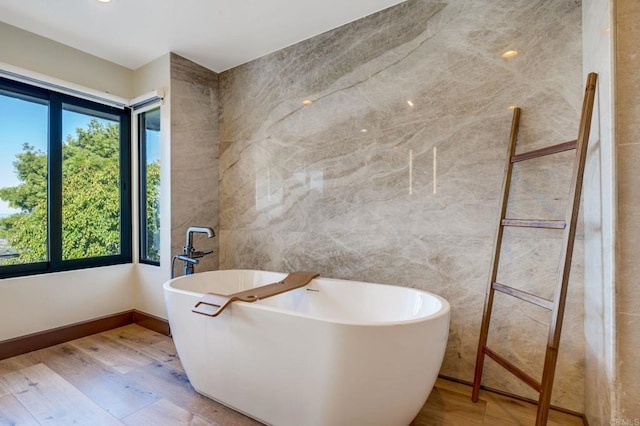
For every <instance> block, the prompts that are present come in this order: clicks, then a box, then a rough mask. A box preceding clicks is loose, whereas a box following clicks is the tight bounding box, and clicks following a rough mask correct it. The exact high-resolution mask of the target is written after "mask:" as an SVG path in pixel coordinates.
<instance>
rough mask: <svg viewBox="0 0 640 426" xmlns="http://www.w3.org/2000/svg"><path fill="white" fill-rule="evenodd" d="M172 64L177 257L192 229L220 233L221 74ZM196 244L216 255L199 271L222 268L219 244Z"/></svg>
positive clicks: (178, 60)
mask: <svg viewBox="0 0 640 426" xmlns="http://www.w3.org/2000/svg"><path fill="white" fill-rule="evenodd" d="M170 62H171V65H170V67H171V252H172V256H173V255H175V254H180V253H181V252H182V247H183V246H184V244H185V239H186V238H185V237H186V231H187V228H188V227H189V226H208V227H211V228H214V229H215V231H217V226H218V179H217V170H218V120H216V119H215V117H217V116H218V74H216V73H215V72H213V71H211V70H208V69H207V68H204V67H202V66H200V65H198V64H195V63H193V62H191V61H189V60H187V59H185V58H183V57H181V56H179V55H176V54H175V53H171V56H170ZM193 242H194V247H195V248H196V249H198V250H202V251H210V250H213V251H214V253H213V254H212V255H209V256H206V257H204V258H202V259H200V264H199V265H197V266H196V270H197V271H208V270H215V269H218V257H217V256H216V255H215V253H217V250H218V239H217V238H211V239H208V238H207V237H206V236H204V235H202V234H197V235H195V236H194V241H193ZM178 263H181V262H178ZM177 268H178V266H176V274H177V275H180V271H178V270H177Z"/></svg>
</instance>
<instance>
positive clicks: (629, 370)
mask: <svg viewBox="0 0 640 426" xmlns="http://www.w3.org/2000/svg"><path fill="white" fill-rule="evenodd" d="M616 14H617V24H618V27H617V37H616V41H617V44H616V60H617V62H616V87H617V89H616V126H617V128H616V138H617V140H616V143H617V150H618V159H617V166H618V171H617V178H618V194H617V195H618V209H619V210H618V229H617V230H618V234H617V248H616V251H617V254H616V261H617V262H616V281H617V282H616V309H617V318H616V321H617V328H616V340H617V359H616V361H617V365H616V368H617V375H618V378H619V379H618V383H617V385H618V407H617V412H616V415H617V417H618V418H621V419H634V421H635V422H638V421H640V420H639V419H640V400H639V398H638V396H639V395H640V371H639V370H638V365H639V361H640V355H639V351H638V348H640V287H638V276H639V275H640V265H639V264H638V253H639V252H640V241H639V239H638V234H639V233H640V195H639V194H640V192H639V191H638V184H639V183H640V171H639V170H638V161H639V160H640V103H639V102H638V99H639V97H640V75H639V74H638V59H639V58H640V47H639V46H638V38H639V37H640V25H639V24H638V22H639V18H640V2H638V1H619V2H617V13H616Z"/></svg>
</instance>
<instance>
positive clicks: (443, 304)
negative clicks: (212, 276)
mask: <svg viewBox="0 0 640 426" xmlns="http://www.w3.org/2000/svg"><path fill="white" fill-rule="evenodd" d="M222 271H239V272H267V273H275V274H285V275H286V272H274V271H265V270H261V269H221V270H216V271H204V272H199V273H198V274H206V273H215V272H222ZM188 278H190V276H189V275H183V276H180V277H176V278H172V279H170V280H168V281H166V282H165V283H164V284H163V285H162V288H163V290H164V291H166V292H173V293H181V294H185V295H189V296H193V297H195V298H196V299H200V298H201V297H202V296H203V295H204V294H205V293H198V292H195V291H190V290H183V289H179V288H175V287H172V283H173V282H175V281H178V280H181V279H188ZM316 279H321V280H327V281H336V282H337V281H348V282H352V283H357V284H368V285H376V286H383V287H387V288H394V289H400V290H412V291H416V292H419V293H424V294H427V295H428V296H430V297H433V298H435V299H436V300H438V301H439V302H440V309H438V310H437V311H435V312H433V313H431V314H429V315H425V316H422V317H419V318H414V319H408V320H401V321H384V322H382V321H355V320H353V321H352V320H344V319H336V318H332V317H318V316H315V315H310V314H305V313H302V312H299V311H294V310H285V309H282V308H276V307H273V306H269V305H263V304H260V301H259V300H258V301H256V302H243V301H235V302H233V303H232V305H231V306H230V307H229V308H230V309H233V305H237V306H242V307H247V308H249V309H260V310H264V311H270V312H277V313H283V314H287V315H292V316H296V317H300V318H305V319H308V320H314V321H322V322H327V323H331V324H338V325H352V326H366V327H388V326H401V325H411V324H418V323H421V322H427V321H433V320H437V319H438V318H441V317H444V316H449V315H450V312H451V305H450V304H449V302H448V301H447V300H446V299H445V298H444V297H442V296H439V295H437V294H435V293H432V292H429V291H426V290H422V289H417V288H413V287H406V286H397V285H392V284H380V283H370V282H367V281H354V280H345V279H340V278H328V277H322V276H319V277H318V278H314V279H313V280H311V281H310V282H309V284H307V285H306V286H304V287H301V288H307V287H308V286H309V285H311V284H312V283H313V282H314V281H315V280H316ZM265 285H266V284H265ZM194 305H195V304H194ZM229 308H228V309H229ZM192 313H193V314H194V315H201V314H197V313H194V312H192ZM221 315H224V312H223V313H222V314H221ZM202 316H206V315H202ZM212 318H214V317H212Z"/></svg>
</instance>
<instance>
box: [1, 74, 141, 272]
mask: <svg viewBox="0 0 640 426" xmlns="http://www.w3.org/2000/svg"><path fill="white" fill-rule="evenodd" d="M0 89H3V90H5V91H7V92H13V93H17V94H21V95H25V96H29V97H32V98H38V99H42V100H43V101H46V102H48V104H49V111H48V112H49V117H48V118H49V120H48V121H49V122H48V141H47V145H48V153H47V180H48V182H47V185H48V203H47V204H48V213H47V215H48V216H47V217H48V226H47V251H48V260H47V261H46V262H36V263H25V264H18V265H2V266H0V279H2V278H12V277H20V276H28V275H37V274H46V273H53V272H62V271H70V270H76V269H86V268H95V267H101V266H110V265H119V264H126V263H132V255H131V253H132V231H131V227H132V224H131V222H132V221H131V111H130V109H129V108H117V107H112V106H108V105H105V104H101V103H98V102H93V101H89V100H86V99H82V98H78V97H75V96H70V95H67V94H64V93H60V92H57V91H53V90H49V89H45V88H40V87H36V86H32V85H29V84H25V83H22V82H18V81H13V80H9V79H6V78H2V77H0ZM65 105H68V106H73V107H76V108H84V109H88V110H91V111H95V112H97V113H98V114H105V115H112V116H113V115H115V116H118V117H119V120H120V158H119V161H120V253H119V254H116V255H108V256H97V257H88V258H83V259H69V260H63V258H62V185H63V182H62V146H63V143H64V141H63V135H62V111H63V109H64V106H65Z"/></svg>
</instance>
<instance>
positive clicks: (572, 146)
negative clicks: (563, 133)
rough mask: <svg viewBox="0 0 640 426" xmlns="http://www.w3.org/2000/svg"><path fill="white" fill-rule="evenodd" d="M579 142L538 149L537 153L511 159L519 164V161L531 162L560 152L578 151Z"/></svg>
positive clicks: (528, 153) (532, 152) (530, 152)
mask: <svg viewBox="0 0 640 426" xmlns="http://www.w3.org/2000/svg"><path fill="white" fill-rule="evenodd" d="M576 143H577V141H575V140H573V141H569V142H563V143H559V144H558V145H552V146H548V147H546V148H541V149H536V150H535V151H529V152H525V153H523V154H518V155H514V156H513V157H511V162H512V163H517V162H519V161H524V160H531V159H532V158H538V157H544V156H545V155H551V154H557V153H559V152H564V151H569V150H571V149H576Z"/></svg>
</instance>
